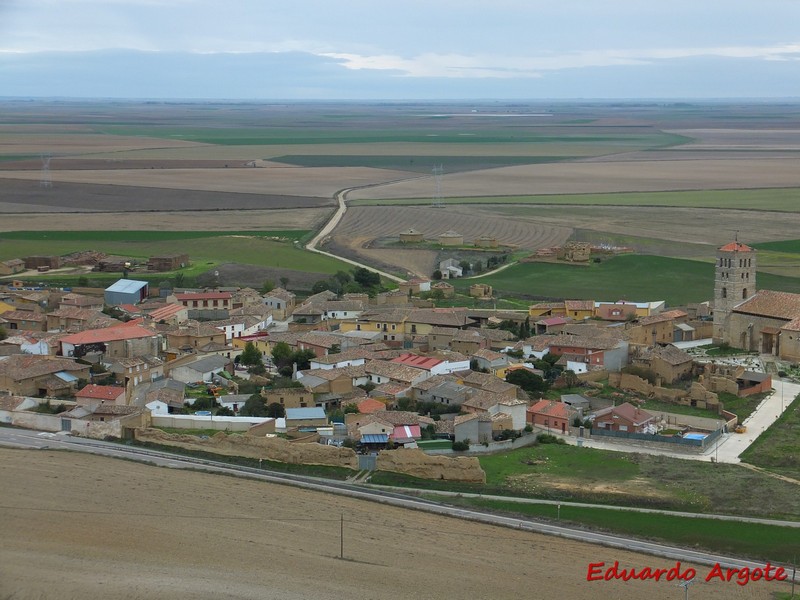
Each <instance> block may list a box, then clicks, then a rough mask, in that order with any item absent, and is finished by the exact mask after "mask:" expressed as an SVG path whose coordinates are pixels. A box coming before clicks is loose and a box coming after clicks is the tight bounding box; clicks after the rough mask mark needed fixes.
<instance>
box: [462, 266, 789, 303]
mask: <svg viewBox="0 0 800 600" xmlns="http://www.w3.org/2000/svg"><path fill="white" fill-rule="evenodd" d="M758 280H759V287H761V288H764V289H772V290H780V291H796V290H797V288H798V286H799V285H800V279H798V278H793V277H783V276H779V275H772V274H769V273H759V275H758ZM456 281H458V280H456ZM713 281H714V266H713V264H711V263H705V262H700V261H693V260H686V259H678V258H667V257H660V256H637V255H622V256H616V257H614V258H611V259H608V260H606V261H604V262H602V263H599V264H597V263H591V264H589V265H588V266H585V267H576V266H573V265H561V264H552V263H520V264H517V265H514V266H512V267H509V268H508V269H505V270H504V271H501V272H499V273H496V274H495V275H490V276H488V277H478V278H474V279H470V281H469V283H470V284H471V283H476V282H478V283H487V284H489V285H491V286H493V287H494V289H495V290H497V291H498V292H501V293H503V294H506V295H515V296H522V297H529V298H572V299H592V300H619V299H625V300H629V301H638V302H643V301H649V300H665V301H666V302H667V304H668V305H670V306H676V305H682V304H687V303H690V302H702V301H704V300H707V299H708V298H709V297H711V295H712V294H713V289H714V287H713ZM455 285H456V286H457V289H458V288H460V289H461V291H463V290H465V289H467V288H468V285H467V283H456V284H455Z"/></svg>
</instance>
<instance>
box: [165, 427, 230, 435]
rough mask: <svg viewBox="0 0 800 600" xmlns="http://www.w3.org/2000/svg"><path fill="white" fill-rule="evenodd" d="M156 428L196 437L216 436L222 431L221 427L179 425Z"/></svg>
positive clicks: (226, 432) (227, 432)
mask: <svg viewBox="0 0 800 600" xmlns="http://www.w3.org/2000/svg"><path fill="white" fill-rule="evenodd" d="M155 429H160V430H161V431H163V432H165V433H176V434H178V435H194V436H196V437H202V436H205V437H214V436H215V435H216V434H218V433H219V432H220V431H222V430H220V429H181V428H178V427H156V428H155ZM222 433H224V434H226V435H228V434H231V433H233V432H231V431H222Z"/></svg>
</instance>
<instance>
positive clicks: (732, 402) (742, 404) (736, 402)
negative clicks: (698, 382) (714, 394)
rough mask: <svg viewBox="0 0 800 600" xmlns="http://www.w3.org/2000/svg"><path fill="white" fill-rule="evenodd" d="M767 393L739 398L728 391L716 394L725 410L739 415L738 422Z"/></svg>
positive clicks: (755, 406)
mask: <svg viewBox="0 0 800 600" xmlns="http://www.w3.org/2000/svg"><path fill="white" fill-rule="evenodd" d="M768 395H769V394H768V393H764V394H755V395H753V396H746V397H744V398H740V397H739V396H737V395H736V394H731V393H729V392H720V393H719V394H718V396H719V399H720V401H721V402H722V404H723V405H724V406H725V410H727V411H730V412H732V413H734V414H735V415H736V416H737V417H739V423H741V422H742V421H744V420H745V419H746V418H747V417H749V416H750V415H751V414H752V413H753V411H754V410H755V409H756V408H758V405H759V404H761V401H762V400H763V399H764V398H765V397H766V396H768ZM798 451H800V443H799V444H798Z"/></svg>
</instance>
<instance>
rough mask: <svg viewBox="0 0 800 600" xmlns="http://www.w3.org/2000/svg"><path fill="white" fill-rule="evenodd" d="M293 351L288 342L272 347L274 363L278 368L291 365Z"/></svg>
mask: <svg viewBox="0 0 800 600" xmlns="http://www.w3.org/2000/svg"><path fill="white" fill-rule="evenodd" d="M291 360H292V349H291V348H290V347H289V344H287V343H286V342H278V343H277V344H275V345H274V346H273V347H272V362H274V363H275V366H276V367H285V366H286V365H287V364H291Z"/></svg>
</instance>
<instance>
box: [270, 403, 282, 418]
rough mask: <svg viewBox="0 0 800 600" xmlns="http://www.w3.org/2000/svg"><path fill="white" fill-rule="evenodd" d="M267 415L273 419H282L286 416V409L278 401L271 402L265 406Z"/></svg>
mask: <svg viewBox="0 0 800 600" xmlns="http://www.w3.org/2000/svg"><path fill="white" fill-rule="evenodd" d="M267 416H268V417H272V418H273V419H282V418H283V417H285V416H286V409H285V408H284V407H283V404H281V403H279V402H271V403H270V404H269V406H267Z"/></svg>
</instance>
